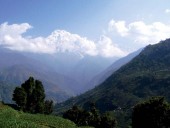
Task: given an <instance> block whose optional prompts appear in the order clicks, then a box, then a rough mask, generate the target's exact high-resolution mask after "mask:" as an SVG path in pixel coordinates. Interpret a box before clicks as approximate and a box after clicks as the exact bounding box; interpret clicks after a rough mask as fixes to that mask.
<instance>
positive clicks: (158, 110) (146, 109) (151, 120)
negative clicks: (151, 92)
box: [132, 97, 170, 128]
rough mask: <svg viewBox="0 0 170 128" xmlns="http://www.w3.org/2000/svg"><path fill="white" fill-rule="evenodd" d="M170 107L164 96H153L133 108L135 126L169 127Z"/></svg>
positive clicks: (137, 127)
mask: <svg viewBox="0 0 170 128" xmlns="http://www.w3.org/2000/svg"><path fill="white" fill-rule="evenodd" d="M169 118H170V107H169V104H168V103H167V102H166V101H165V99H164V97H153V98H151V99H149V100H147V101H144V102H142V103H139V104H137V105H136V106H135V107H134V109H133V114H132V127H133V128H169V127H170V123H169Z"/></svg>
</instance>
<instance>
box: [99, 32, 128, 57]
mask: <svg viewBox="0 0 170 128" xmlns="http://www.w3.org/2000/svg"><path fill="white" fill-rule="evenodd" d="M97 48H98V51H99V54H101V56H104V57H113V56H115V57H120V56H125V55H126V54H127V53H125V52H124V51H122V50H121V49H120V48H118V47H117V46H116V45H115V44H113V42H112V40H111V39H110V38H108V37H106V36H104V35H103V36H101V37H100V40H99V41H98V45H97Z"/></svg>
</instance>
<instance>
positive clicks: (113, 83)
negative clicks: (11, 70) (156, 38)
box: [57, 39, 170, 111]
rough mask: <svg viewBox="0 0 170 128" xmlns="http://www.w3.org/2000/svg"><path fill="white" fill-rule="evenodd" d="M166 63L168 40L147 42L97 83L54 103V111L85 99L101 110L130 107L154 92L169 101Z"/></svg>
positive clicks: (169, 73) (169, 59) (169, 56)
mask: <svg viewBox="0 0 170 128" xmlns="http://www.w3.org/2000/svg"><path fill="white" fill-rule="evenodd" d="M169 65H170V39H167V40H165V41H161V42H160V43H159V44H156V45H149V46H147V47H146V48H145V49H144V50H143V51H142V52H141V53H140V54H139V55H138V56H136V57H135V58H134V59H133V60H132V61H130V62H129V63H128V64H126V65H124V66H123V67H121V68H120V69H119V70H117V71H116V72H115V73H113V74H112V75H111V76H110V77H109V78H108V79H107V80H106V81H104V82H103V83H102V84H101V85H99V86H98V87H96V88H94V89H93V90H90V91H88V92H86V93H84V94H82V95H80V96H78V97H75V98H72V99H70V100H67V101H66V102H64V103H63V104H60V105H58V106H57V108H58V110H57V111H60V110H63V109H67V108H68V107H70V106H72V105H73V104H77V105H80V106H83V107H85V108H87V106H88V104H89V102H95V103H96V105H97V108H98V109H100V110H101V111H106V110H114V109H116V108H119V107H120V108H131V107H132V106H133V105H134V104H135V103H136V102H138V101H139V100H140V99H142V98H146V97H148V96H154V95H162V96H165V97H166V98H167V99H168V100H170V93H169V91H167V90H169V89H170V84H169V83H170V67H169ZM63 106H64V107H63Z"/></svg>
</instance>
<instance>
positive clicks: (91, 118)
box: [63, 104, 117, 128]
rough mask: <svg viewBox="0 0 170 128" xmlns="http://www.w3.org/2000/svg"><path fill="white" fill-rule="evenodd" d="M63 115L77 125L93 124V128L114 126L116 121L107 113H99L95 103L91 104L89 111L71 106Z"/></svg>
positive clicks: (113, 127)
mask: <svg viewBox="0 0 170 128" xmlns="http://www.w3.org/2000/svg"><path fill="white" fill-rule="evenodd" d="M63 117H64V118H66V119H69V120H71V121H73V122H74V123H76V124H77V125H78V126H93V127H95V128H115V127H116V125H117V121H116V120H115V118H113V117H111V116H110V115H109V114H108V113H105V114H103V115H100V114H99V112H98V110H97V109H96V108H95V105H94V104H92V105H91V109H90V111H85V110H83V109H82V108H79V107H77V106H73V107H72V108H71V109H69V110H68V111H66V112H65V113H64V114H63Z"/></svg>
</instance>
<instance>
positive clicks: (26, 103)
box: [13, 77, 53, 114]
mask: <svg viewBox="0 0 170 128" xmlns="http://www.w3.org/2000/svg"><path fill="white" fill-rule="evenodd" d="M13 100H14V101H15V102H16V104H17V105H18V107H20V108H21V110H23V111H24V112H30V113H45V114H50V113H51V112H52V106H53V102H52V101H48V100H47V101H45V91H44V87H43V85H42V83H41V81H39V80H34V78H33V77H30V78H29V79H28V80H26V81H25V82H24V83H23V84H22V85H21V87H16V88H15V90H14V94H13Z"/></svg>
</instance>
